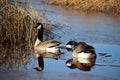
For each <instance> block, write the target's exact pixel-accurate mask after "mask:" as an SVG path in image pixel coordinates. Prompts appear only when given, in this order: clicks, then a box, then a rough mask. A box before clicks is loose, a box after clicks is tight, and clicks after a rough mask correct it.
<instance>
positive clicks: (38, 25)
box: [34, 23, 44, 41]
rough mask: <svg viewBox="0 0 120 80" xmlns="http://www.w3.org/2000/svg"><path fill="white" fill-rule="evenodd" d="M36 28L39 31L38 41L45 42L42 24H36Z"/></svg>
mask: <svg viewBox="0 0 120 80" xmlns="http://www.w3.org/2000/svg"><path fill="white" fill-rule="evenodd" d="M34 28H37V29H38V35H37V36H38V39H39V40H41V41H42V40H43V32H44V28H43V24H42V23H36V26H34Z"/></svg>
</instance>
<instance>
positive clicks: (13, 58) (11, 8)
mask: <svg viewBox="0 0 120 80" xmlns="http://www.w3.org/2000/svg"><path fill="white" fill-rule="evenodd" d="M11 1H12V2H11ZM26 4H27V3H25V4H24V5H22V6H20V3H18V2H17V0H0V67H2V68H3V67H4V68H15V67H17V68H20V66H24V67H25V65H26V64H27V63H28V62H29V61H30V60H31V57H33V53H34V51H33V45H34V41H35V39H36V34H37V31H36V30H34V29H33V26H34V25H35V24H36V22H41V21H42V19H43V17H44V16H39V14H38V13H37V11H36V10H35V9H34V8H32V7H30V6H26ZM23 6H24V7H23Z"/></svg>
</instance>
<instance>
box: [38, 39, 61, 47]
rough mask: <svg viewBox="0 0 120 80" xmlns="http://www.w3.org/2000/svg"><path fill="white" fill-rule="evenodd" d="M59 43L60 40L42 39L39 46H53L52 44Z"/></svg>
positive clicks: (57, 44) (56, 44)
mask: <svg viewBox="0 0 120 80" xmlns="http://www.w3.org/2000/svg"><path fill="white" fill-rule="evenodd" d="M60 44H61V42H59V41H55V40H48V41H43V42H41V43H40V46H43V47H46V48H47V47H54V46H59V45H60Z"/></svg>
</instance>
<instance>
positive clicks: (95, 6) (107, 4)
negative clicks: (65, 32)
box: [50, 0, 120, 14]
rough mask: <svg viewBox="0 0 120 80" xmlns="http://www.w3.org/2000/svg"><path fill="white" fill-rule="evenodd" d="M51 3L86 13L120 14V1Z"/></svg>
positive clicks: (62, 0) (90, 0)
mask: <svg viewBox="0 0 120 80" xmlns="http://www.w3.org/2000/svg"><path fill="white" fill-rule="evenodd" d="M50 3H51V4H57V5H64V6H68V7H70V6H71V7H73V8H76V9H81V10H85V11H101V12H108V13H114V14H120V0H50Z"/></svg>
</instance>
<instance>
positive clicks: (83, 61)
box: [66, 57, 96, 71]
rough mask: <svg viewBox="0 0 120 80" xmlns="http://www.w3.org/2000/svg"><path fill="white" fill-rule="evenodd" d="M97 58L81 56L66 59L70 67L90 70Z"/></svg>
mask: <svg viewBox="0 0 120 80" xmlns="http://www.w3.org/2000/svg"><path fill="white" fill-rule="evenodd" d="M95 61H96V58H79V60H78V59H77V58H75V57H73V59H68V60H67V61H66V66H67V67H68V68H70V69H75V68H78V69H80V70H82V71H90V70H91V68H92V67H93V66H94V65H95Z"/></svg>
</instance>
